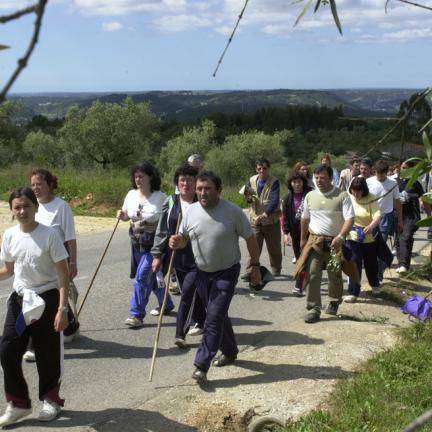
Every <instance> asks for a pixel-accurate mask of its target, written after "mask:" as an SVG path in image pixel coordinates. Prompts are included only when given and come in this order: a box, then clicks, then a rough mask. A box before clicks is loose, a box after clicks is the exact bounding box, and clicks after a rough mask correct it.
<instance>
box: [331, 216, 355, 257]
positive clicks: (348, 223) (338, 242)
mask: <svg viewBox="0 0 432 432" xmlns="http://www.w3.org/2000/svg"><path fill="white" fill-rule="evenodd" d="M353 225H354V218H353V217H352V218H348V219H345V222H344V223H343V225H342V228H341V230H340V231H339V234H338V235H337V236H336V237H334V238H333V240H332V242H331V247H332V248H334V249H335V250H337V251H338V250H340V248H341V246H342V243H343V242H344V241H345V237H346V236H347V235H348V233H349V232H350V231H351V228H352V227H353Z"/></svg>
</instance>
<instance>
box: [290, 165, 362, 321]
mask: <svg viewBox="0 0 432 432" xmlns="http://www.w3.org/2000/svg"><path fill="white" fill-rule="evenodd" d="M314 178H315V182H316V185H317V189H315V190H313V191H311V192H309V193H308V194H307V195H306V198H305V201H304V208H303V213H302V217H301V240H300V246H301V248H302V254H301V256H300V258H299V259H298V261H297V267H296V273H298V272H299V271H301V270H302V269H304V270H305V271H306V280H305V282H306V283H305V289H306V303H307V305H306V308H307V310H308V311H309V312H308V313H307V314H306V316H305V322H306V323H315V322H317V321H319V319H320V315H321V309H322V304H321V292H320V289H321V280H322V270H323V267H324V266H328V264H329V262H330V260H331V255H332V249H333V251H334V252H339V253H342V251H341V249H342V245H343V243H344V241H345V237H346V236H347V234H348V233H349V232H350V230H351V228H352V226H353V223H354V209H353V205H352V203H351V199H350V197H349V195H348V193H347V192H346V191H341V190H340V189H338V188H337V187H334V186H333V185H332V178H333V173H332V168H331V167H329V166H327V165H320V166H318V167H317V168H316V169H315V172H314ZM327 274H328V279H329V284H328V295H329V300H330V303H329V305H328V307H327V309H326V313H327V314H330V315H336V313H337V310H338V307H339V304H340V303H341V301H342V293H343V282H342V274H341V269H340V268H339V269H337V268H334V267H327Z"/></svg>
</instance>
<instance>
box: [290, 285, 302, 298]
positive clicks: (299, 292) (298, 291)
mask: <svg viewBox="0 0 432 432" xmlns="http://www.w3.org/2000/svg"><path fill="white" fill-rule="evenodd" d="M292 293H293V294H294V295H295V296H296V297H303V296H304V293H303V290H302V289H301V288H298V287H294V288H293V290H292Z"/></svg>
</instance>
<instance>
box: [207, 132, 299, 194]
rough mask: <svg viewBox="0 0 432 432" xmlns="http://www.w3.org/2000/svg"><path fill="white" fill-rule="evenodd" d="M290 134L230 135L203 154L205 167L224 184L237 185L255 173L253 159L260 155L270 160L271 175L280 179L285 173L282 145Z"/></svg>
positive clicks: (254, 133)
mask: <svg viewBox="0 0 432 432" xmlns="http://www.w3.org/2000/svg"><path fill="white" fill-rule="evenodd" d="M290 137H291V132H290V131H287V130H284V131H281V132H277V133H275V134H273V135H267V134H265V133H263V132H256V131H252V132H247V133H242V134H241V135H230V136H228V137H227V138H226V140H225V143H224V144H223V145H222V146H221V147H215V148H213V149H212V150H211V151H210V152H209V153H208V154H207V156H206V167H208V168H210V169H212V170H214V171H215V172H217V173H218V174H219V175H220V176H221V177H222V179H223V181H224V184H226V185H230V186H239V185H242V184H245V183H246V182H247V180H249V178H250V176H251V175H253V174H254V173H255V161H256V160H257V159H258V158H262V157H264V158H266V159H268V160H269V161H270V163H271V172H272V174H274V175H276V176H277V177H279V178H281V179H284V178H285V177H286V175H287V172H286V171H287V169H286V166H287V165H286V161H285V158H284V144H285V143H286V141H287V140H288V139H289V138H290Z"/></svg>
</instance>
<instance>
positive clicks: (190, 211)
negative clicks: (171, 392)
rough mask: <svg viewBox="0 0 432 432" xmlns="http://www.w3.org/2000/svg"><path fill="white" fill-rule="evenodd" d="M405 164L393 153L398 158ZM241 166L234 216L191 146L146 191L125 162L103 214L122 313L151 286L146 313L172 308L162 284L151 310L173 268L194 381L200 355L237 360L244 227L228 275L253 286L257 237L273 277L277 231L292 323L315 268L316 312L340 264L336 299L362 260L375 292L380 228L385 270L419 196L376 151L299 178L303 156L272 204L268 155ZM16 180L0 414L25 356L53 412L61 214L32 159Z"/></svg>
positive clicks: (73, 255)
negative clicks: (127, 251) (247, 171)
mask: <svg viewBox="0 0 432 432" xmlns="http://www.w3.org/2000/svg"><path fill="white" fill-rule="evenodd" d="M411 165H412V164H411V162H410V161H409V160H408V161H405V162H404V163H402V164H401V166H400V170H401V171H402V172H403V171H404V170H405V169H408V168H410V166H411ZM255 169H256V173H255V174H254V175H253V176H252V177H251V178H250V179H249V181H248V182H247V183H246V185H245V187H244V188H242V193H244V195H245V198H246V200H247V201H248V203H249V213H248V215H246V213H245V212H244V211H243V210H242V209H240V207H238V206H237V205H235V204H233V203H231V202H229V201H226V200H224V199H223V198H221V192H222V182H221V179H220V178H219V177H218V176H217V175H216V174H215V173H213V172H212V171H203V166H202V158H201V157H200V156H199V155H192V156H191V157H190V158H189V160H188V161H187V162H185V163H184V164H183V165H181V166H179V167H178V168H177V169H176V171H175V174H174V186H175V189H176V192H175V193H174V194H172V195H170V196H167V195H165V194H164V193H163V192H162V191H161V190H160V188H161V178H160V174H159V171H158V169H157V168H156V167H155V166H154V165H152V164H150V163H142V164H140V165H137V166H135V167H134V168H133V169H132V170H131V185H132V188H131V190H130V191H129V192H128V193H127V195H126V197H125V199H124V204H123V206H122V208H121V210H119V211H118V213H117V217H118V218H119V219H120V220H122V221H125V222H129V237H130V244H131V272H130V276H131V278H133V279H134V285H133V294H132V299H131V303H130V309H129V316H128V317H127V318H126V320H125V325H126V326H128V327H131V328H139V327H142V326H143V325H144V319H145V316H146V313H147V312H146V307H147V304H148V301H149V297H150V294H151V292H152V291H153V292H154V294H155V296H156V298H157V301H158V307H156V308H155V309H153V310H151V311H150V314H151V315H159V314H161V313H164V314H169V313H170V312H171V311H173V309H174V302H173V300H172V298H171V297H170V296H169V295H168V298H167V301H166V302H165V310H162V307H163V305H164V296H165V289H164V283H163V281H164V278H165V276H167V273H168V268H172V269H173V275H168V276H170V277H171V276H175V278H176V281H177V284H178V286H179V291H180V295H181V297H180V301H179V306H178V312H177V319H176V332H175V339H174V343H175V345H177V346H178V347H179V348H181V349H182V348H185V347H186V346H187V341H186V337H187V336H193V335H202V338H201V342H200V344H199V347H198V350H197V353H196V356H195V361H194V366H195V370H194V372H193V374H192V378H193V379H195V380H196V381H197V382H198V383H200V384H203V383H205V382H206V381H207V372H208V370H209V368H210V366H211V365H212V364H213V365H214V366H216V367H222V366H225V365H228V364H231V363H233V362H234V361H235V360H236V358H237V354H238V347H237V343H236V339H235V335H234V331H233V328H232V324H231V321H230V319H229V316H228V311H229V307H230V303H231V300H232V298H233V296H234V291H235V287H236V284H237V281H238V278H239V275H240V259H241V254H240V247H239V237H242V238H243V239H245V241H246V246H247V250H248V254H249V257H248V261H247V266H246V267H247V268H246V273H244V274H243V275H242V276H241V277H242V279H244V280H248V281H249V282H250V287H251V289H254V288H257V287H260V288H262V286H263V280H262V276H263V266H262V265H261V263H260V255H261V252H262V249H263V246H264V242H265V243H266V247H267V250H268V255H269V261H270V267H271V272H272V274H273V277H278V276H280V274H281V269H282V250H281V235H282V234H283V242H284V243H285V245H288V246H292V248H293V253H294V258H293V262H295V263H296V269H295V273H294V280H295V283H294V287H293V293H294V294H295V295H296V296H299V297H301V296H303V295H306V309H307V313H306V315H305V318H304V320H305V322H306V323H314V322H317V321H319V319H320V315H321V310H322V301H321V281H322V271H323V269H326V270H327V273H328V280H329V284H328V297H329V303H328V305H327V308H326V313H328V314H331V315H336V314H337V311H338V307H339V305H340V304H341V302H342V301H343V291H344V289H343V279H342V275H341V272H342V271H343V272H345V273H346V274H347V275H348V277H349V280H348V286H347V295H346V296H345V297H344V301H346V302H351V303H353V302H355V301H356V300H357V298H358V296H359V295H360V287H361V285H360V276H361V273H362V268H363V267H364V270H365V273H366V277H367V279H368V282H369V285H370V286H371V288H372V293H373V294H374V295H378V294H379V293H380V289H381V284H382V280H383V271H384V270H385V268H386V267H388V266H390V265H391V262H392V260H393V254H392V252H391V250H390V249H389V248H388V246H387V238H388V236H393V238H394V239H395V241H394V244H395V249H396V255H397V258H398V261H399V267H398V269H397V271H398V272H400V273H401V272H405V271H407V270H408V269H409V268H410V258H411V252H412V247H413V235H414V232H415V231H416V224H415V223H416V222H417V221H418V220H419V219H420V203H419V198H420V197H421V195H422V194H423V187H422V185H421V184H420V183H419V182H415V184H414V186H413V187H411V188H410V189H409V190H406V186H407V181H406V180H405V179H403V178H399V177H396V178H390V177H389V176H388V175H387V174H388V170H389V166H388V164H387V162H385V161H378V162H376V164H375V167H374V171H373V168H372V163H371V161H370V160H369V159H362V160H360V159H356V158H353V159H352V160H351V161H350V167H349V168H347V169H345V170H343V171H342V172H341V173H340V175H339V173H338V172H337V170H336V169H334V168H333V167H332V166H331V157H330V155H324V157H323V158H322V160H321V164H320V165H319V166H318V167H317V168H316V169H315V170H314V173H313V176H312V175H311V173H310V170H309V166H308V164H307V163H306V162H304V161H299V162H298V163H296V164H295V166H294V168H293V170H292V172H291V173H290V174H289V176H288V179H287V183H286V185H287V188H288V193H287V194H286V196H285V197H284V199H283V203H282V205H281V199H280V198H281V197H280V188H281V185H280V182H279V180H278V179H277V178H276V177H274V176H273V175H271V174H270V162H269V161H268V160H267V159H259V160H257V161H256V164H255ZM372 173H374V175H373V174H372ZM30 180H31V181H30V183H31V188H28V187H22V188H19V189H17V190H15V191H13V192H12V194H11V195H10V198H9V207H10V209H11V212H12V214H13V216H14V217H15V219H16V221H17V222H18V225H16V226H15V227H13V228H10V229H8V230H7V231H6V232H5V233H4V235H3V241H2V247H1V255H0V258H1V259H2V261H3V262H4V267H3V268H1V269H0V280H4V279H6V278H8V277H11V276H12V275H14V284H13V286H14V291H13V293H12V294H11V295H10V297H9V298H8V301H7V308H8V310H7V315H6V321H5V325H4V330H3V337H2V340H1V343H0V357H1V364H2V367H3V372H4V382H5V393H6V400H7V402H8V405H7V409H6V412H5V413H4V415H3V416H1V417H0V426H5V425H8V424H12V423H15V422H16V421H17V420H19V419H21V418H23V417H25V416H27V415H28V414H29V413H30V412H31V402H30V399H29V394H28V389H27V384H26V382H25V380H24V376H23V373H22V366H21V362H22V359H23V357H24V358H26V359H27V360H32V359H33V358H34V360H35V361H36V364H37V370H38V374H39V399H40V400H41V401H43V406H42V410H41V411H40V414H39V419H40V420H42V421H49V420H53V419H54V418H56V417H57V416H58V415H59V413H60V410H61V407H62V406H63V400H62V399H61V397H60V395H59V390H60V384H61V374H62V370H63V342H64V339H66V338H67V339H68V341H71V340H72V339H73V338H74V337H76V336H77V335H78V334H79V322H78V318H77V316H76V307H75V303H76V298H77V293H76V292H75V288H74V285H73V282H72V281H73V279H74V277H75V276H76V275H77V247H76V236H75V228H74V223H73V216H72V212H71V209H70V207H69V206H68V204H67V203H65V202H64V201H63V200H61V199H59V198H58V197H56V196H55V189H56V187H57V179H56V178H55V177H54V176H53V175H52V174H51V173H50V172H49V171H46V170H36V171H34V172H33V173H32V175H31V179H30ZM68 298H69V302H68ZM73 311H75V313H73ZM32 353H34V354H32ZM218 353H219V355H217V354H218ZM32 356H33V357H32Z"/></svg>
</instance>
